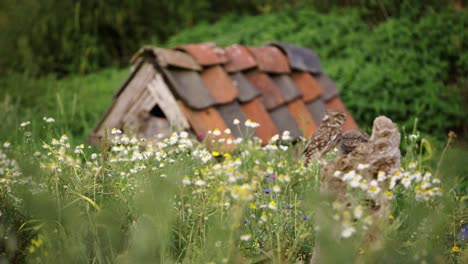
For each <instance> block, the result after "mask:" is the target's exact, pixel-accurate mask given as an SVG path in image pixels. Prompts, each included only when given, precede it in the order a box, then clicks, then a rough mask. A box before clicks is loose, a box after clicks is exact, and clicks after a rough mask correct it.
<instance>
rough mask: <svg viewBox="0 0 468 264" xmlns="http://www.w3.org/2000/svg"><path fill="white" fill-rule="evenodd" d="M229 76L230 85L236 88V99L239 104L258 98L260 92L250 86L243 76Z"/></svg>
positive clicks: (237, 73)
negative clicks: (237, 95)
mask: <svg viewBox="0 0 468 264" xmlns="http://www.w3.org/2000/svg"><path fill="white" fill-rule="evenodd" d="M229 75H230V77H231V79H232V83H233V84H234V86H235V87H236V88H237V92H238V93H239V97H238V99H239V101H240V102H241V103H245V102H248V101H250V100H252V99H254V98H255V97H258V96H260V92H259V91H257V90H256V89H255V87H253V86H252V84H251V83H250V82H249V81H248V80H247V79H246V78H245V76H244V74H242V73H240V72H236V73H231V74H229Z"/></svg>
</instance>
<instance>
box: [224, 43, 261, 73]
mask: <svg viewBox="0 0 468 264" xmlns="http://www.w3.org/2000/svg"><path fill="white" fill-rule="evenodd" d="M224 51H225V55H226V58H227V60H228V61H227V63H226V64H224V69H225V70H226V71H228V72H239V71H243V70H248V69H252V68H254V67H256V66H257V62H256V61H255V59H254V57H252V55H251V53H250V52H249V50H248V49H247V47H245V46H241V45H237V44H235V45H232V46H229V47H226V48H225V49H224Z"/></svg>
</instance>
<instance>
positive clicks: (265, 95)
mask: <svg viewBox="0 0 468 264" xmlns="http://www.w3.org/2000/svg"><path fill="white" fill-rule="evenodd" d="M246 77H247V79H248V80H249V81H250V82H251V83H252V84H253V86H254V87H255V88H256V89H257V91H259V92H260V93H261V94H262V97H261V98H260V100H261V101H262V103H263V105H265V107H266V108H267V109H268V110H271V109H274V108H277V107H279V106H280V105H282V104H284V103H286V99H285V98H284V96H283V94H282V93H281V91H280V90H279V88H278V87H277V86H276V84H275V83H274V82H273V81H272V80H271V79H270V77H268V75H267V74H265V73H262V72H260V71H250V72H247V73H246Z"/></svg>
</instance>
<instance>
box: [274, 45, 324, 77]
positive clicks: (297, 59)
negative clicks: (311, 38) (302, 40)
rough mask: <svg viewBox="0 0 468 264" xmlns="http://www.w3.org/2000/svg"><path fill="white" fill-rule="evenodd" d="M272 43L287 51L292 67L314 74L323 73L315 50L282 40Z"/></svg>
mask: <svg viewBox="0 0 468 264" xmlns="http://www.w3.org/2000/svg"><path fill="white" fill-rule="evenodd" d="M271 45H273V46H277V47H278V48H280V49H281V50H282V51H284V53H286V55H287V57H288V60H289V64H290V65H291V68H292V69H294V70H298V71H305V72H311V73H314V74H319V73H322V67H321V66H320V60H319V57H318V56H317V54H316V53H315V52H314V51H312V50H310V49H307V48H303V47H298V46H295V45H291V44H286V43H281V42H273V43H272V44H271Z"/></svg>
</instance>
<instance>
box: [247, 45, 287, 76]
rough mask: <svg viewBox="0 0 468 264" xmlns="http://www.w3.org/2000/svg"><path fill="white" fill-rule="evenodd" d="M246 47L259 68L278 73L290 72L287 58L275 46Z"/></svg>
mask: <svg viewBox="0 0 468 264" xmlns="http://www.w3.org/2000/svg"><path fill="white" fill-rule="evenodd" d="M248 49H249V51H250V52H251V53H252V55H253V57H254V58H255V61H256V62H257V65H258V68H259V69H260V70H262V71H265V72H268V73H278V74H281V73H285V74H288V73H290V72H291V68H290V67H289V63H288V59H287V58H286V57H285V56H284V55H283V53H282V52H281V51H280V50H279V49H278V48H277V47H274V46H264V47H248Z"/></svg>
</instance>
